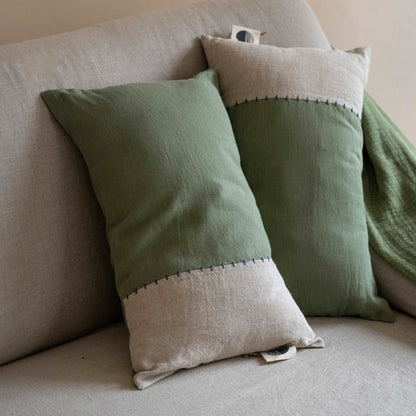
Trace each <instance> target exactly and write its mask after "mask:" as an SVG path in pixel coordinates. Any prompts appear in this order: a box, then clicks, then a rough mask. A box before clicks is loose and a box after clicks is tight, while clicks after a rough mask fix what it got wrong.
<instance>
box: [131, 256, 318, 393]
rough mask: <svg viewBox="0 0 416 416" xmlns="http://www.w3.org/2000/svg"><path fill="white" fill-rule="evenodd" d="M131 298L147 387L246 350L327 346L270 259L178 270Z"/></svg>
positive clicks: (140, 373)
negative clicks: (181, 370) (182, 271)
mask: <svg viewBox="0 0 416 416" xmlns="http://www.w3.org/2000/svg"><path fill="white" fill-rule="evenodd" d="M123 303H124V311H125V317H126V322H127V326H128V328H129V333H130V341H129V342H130V353H131V358H132V362H133V367H134V370H135V371H136V375H135V376H134V381H135V383H136V385H137V387H138V388H139V389H143V388H145V387H148V386H149V385H151V384H152V383H154V382H155V381H158V380H160V379H162V378H164V377H167V376H168V375H170V374H172V373H173V372H174V371H176V370H179V369H181V368H191V367H196V366H198V365H200V364H204V363H209V362H211V361H217V360H222V359H224V358H229V357H234V356H236V355H239V354H247V353H250V352H259V351H267V350H270V349H272V348H275V347H279V346H283V345H296V346H297V347H299V348H305V347H323V341H322V339H320V338H318V337H316V335H315V334H314V332H313V331H312V329H311V328H310V327H309V325H308V323H307V322H306V319H305V318H304V316H303V314H302V312H301V311H300V309H299V308H298V306H297V305H296V303H295V301H294V300H293V298H292V295H291V294H290V293H289V291H288V289H287V288H286V286H285V284H284V281H283V279H282V277H281V276H280V273H279V272H278V270H277V268H276V265H275V264H274V262H273V261H272V260H270V259H265V260H263V261H262V260H257V261H249V262H245V263H236V264H234V265H232V264H228V265H224V267H222V266H218V267H213V268H212V269H211V268H205V269H202V270H200V269H197V270H190V271H189V272H185V273H180V274H179V276H178V275H173V276H170V277H168V279H160V280H158V281H157V282H155V283H152V284H150V285H147V286H146V288H142V289H139V290H138V291H137V293H132V294H131V295H130V296H129V297H128V298H125V299H123Z"/></svg>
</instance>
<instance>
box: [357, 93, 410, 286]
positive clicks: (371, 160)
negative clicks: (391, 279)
mask: <svg viewBox="0 0 416 416" xmlns="http://www.w3.org/2000/svg"><path fill="white" fill-rule="evenodd" d="M362 127H363V132H364V170H363V185H364V197H365V204H366V208H367V224H368V232H369V238H370V244H371V245H372V247H373V248H374V249H375V251H376V252H377V253H378V254H379V255H380V256H381V257H383V258H384V259H385V260H386V261H388V262H389V263H390V264H391V265H392V266H393V268H395V269H396V270H398V271H399V272H401V273H402V274H403V275H404V276H406V277H407V278H408V279H409V280H411V281H412V282H413V283H415V284H416V148H415V147H414V146H413V145H412V144H411V143H410V142H409V141H408V140H407V139H406V137H405V136H404V135H403V133H402V132H401V131H400V130H399V129H398V128H397V126H396V125H395V124H394V123H393V122H392V121H391V120H390V118H389V117H388V116H387V115H386V114H385V113H384V112H383V110H382V109H381V108H380V107H379V106H378V105H377V104H376V103H375V102H374V100H373V99H372V98H371V97H370V96H369V95H368V94H366V95H365V98H364V108H363V118H362Z"/></svg>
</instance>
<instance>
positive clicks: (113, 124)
mask: <svg viewBox="0 0 416 416" xmlns="http://www.w3.org/2000/svg"><path fill="white" fill-rule="evenodd" d="M42 97H43V99H44V100H45V102H46V104H47V105H48V107H49V109H50V110H51V111H52V113H53V114H54V116H55V117H56V119H57V120H58V121H59V123H60V124H61V125H62V126H63V127H64V129H65V130H66V132H67V133H68V134H69V135H70V136H71V137H72V139H73V140H74V142H75V143H76V145H77V146H78V147H79V148H80V150H81V152H82V154H83V156H84V159H85V160H86V163H87V166H88V170H89V174H90V177H91V180H92V183H93V187H94V190H95V193H96V195H97V198H98V200H99V203H100V205H101V207H102V209H103V212H104V215H105V218H106V226H107V238H108V241H109V244H110V249H111V256H112V264H113V267H114V269H115V274H116V283H117V289H118V292H119V296H120V297H121V298H124V297H125V296H126V295H128V294H130V293H132V292H133V291H134V290H135V289H138V288H140V287H142V286H143V285H144V284H146V283H149V282H152V281H154V280H156V279H160V278H162V277H164V276H165V275H171V274H174V273H176V272H182V271H186V270H188V269H190V270H192V269H197V268H200V267H209V266H210V265H213V266H216V265H220V264H221V263H231V262H240V261H243V260H248V259H253V258H256V259H258V258H260V257H267V256H269V255H270V244H269V242H268V238H267V236H266V233H265V231H264V227H263V224H262V221H261V217H260V214H259V212H258V209H257V207H256V203H255V199H254V197H253V195H252V193H251V191H250V188H249V186H248V184H247V181H246V179H245V177H244V175H243V173H242V170H241V166H240V159H239V154H238V149H237V146H236V143H235V139H234V136H233V132H232V128H231V125H230V121H229V118H228V116H227V112H226V110H225V108H224V105H223V103H222V101H221V97H220V95H219V93H218V90H217V79H216V75H215V72H214V71H211V70H209V71H205V72H203V73H201V74H199V75H198V76H197V77H195V78H193V79H190V80H179V81H165V82H158V83H138V84H129V85H123V86H116V87H108V88H104V89H98V90H86V91H84V90H54V91H47V92H44V93H43V94H42Z"/></svg>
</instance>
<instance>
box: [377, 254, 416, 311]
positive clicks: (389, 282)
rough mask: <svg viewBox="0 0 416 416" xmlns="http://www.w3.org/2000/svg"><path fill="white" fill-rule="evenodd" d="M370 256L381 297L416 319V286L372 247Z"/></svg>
mask: <svg viewBox="0 0 416 416" xmlns="http://www.w3.org/2000/svg"><path fill="white" fill-rule="evenodd" d="M370 254H371V264H372V266H373V272H374V277H375V278H376V282H377V287H378V291H379V294H380V296H382V297H383V298H384V299H386V300H387V301H388V302H389V303H390V305H391V306H393V307H394V308H397V309H399V310H401V311H403V312H406V313H408V314H410V315H413V316H415V317H416V285H415V284H414V283H413V282H411V281H410V280H409V279H408V278H407V277H405V276H403V275H402V274H400V273H399V272H398V271H397V270H395V269H393V267H391V266H390V264H389V263H388V262H386V261H385V260H384V259H382V258H381V257H380V256H379V255H378V254H377V253H376V252H375V251H374V249H373V248H372V247H370Z"/></svg>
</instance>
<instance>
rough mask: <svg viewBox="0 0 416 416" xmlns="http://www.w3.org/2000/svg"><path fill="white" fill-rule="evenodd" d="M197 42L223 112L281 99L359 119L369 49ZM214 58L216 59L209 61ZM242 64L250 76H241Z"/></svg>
mask: <svg viewBox="0 0 416 416" xmlns="http://www.w3.org/2000/svg"><path fill="white" fill-rule="evenodd" d="M201 41H202V44H203V46H204V50H205V53H206V55H207V57H208V60H209V61H210V63H211V64H212V66H210V67H211V68H213V69H215V70H216V71H217V74H218V79H219V82H220V89H221V94H222V98H223V100H224V103H225V105H227V106H232V105H235V104H236V103H242V102H244V101H245V100H247V101H251V100H255V99H256V98H258V99H263V98H265V97H269V98H275V97H276V95H277V96H278V97H280V98H286V97H288V98H292V99H293V98H298V97H299V99H301V100H305V99H306V98H309V100H313V101H316V100H319V101H326V100H328V102H330V103H335V102H337V103H338V104H339V105H344V104H345V106H346V107H347V108H348V109H351V108H352V109H353V111H354V113H358V115H360V116H361V112H362V108H363V85H366V84H367V80H368V72H369V65H370V54H371V49H370V48H356V49H353V50H351V51H347V52H343V51H332V50H326V49H318V48H307V49H306V48H277V47H275V46H269V45H254V44H251V43H245V42H235V41H232V40H230V39H222V38H215V37H212V36H202V37H201ZM299 49H302V53H299ZM213 56H215V59H211V58H212V57H213ZM247 60H248V61H249V62H250V66H251V71H247V70H246V68H247ZM215 63H218V65H216V64H215ZM221 68H227V71H225V72H224V71H221ZM325 68H328V71H327V76H325V77H321V76H317V74H320V73H321V72H322V71H325ZM271 86H274V87H272V88H271Z"/></svg>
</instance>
